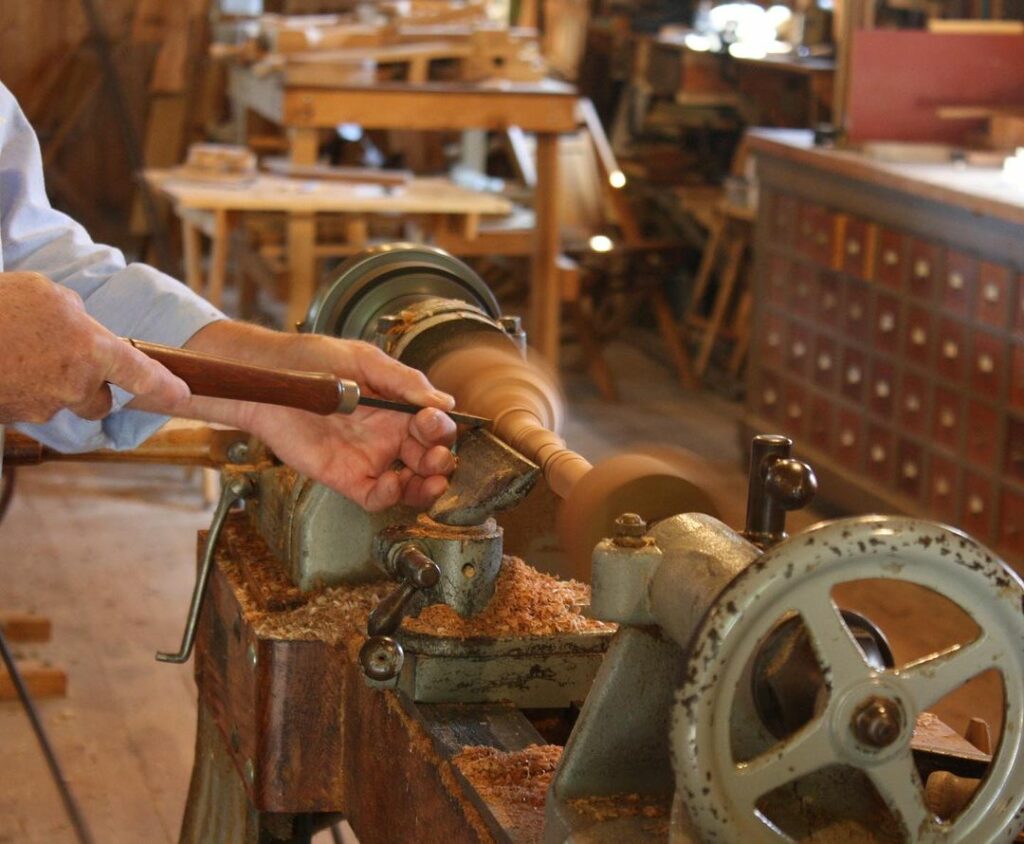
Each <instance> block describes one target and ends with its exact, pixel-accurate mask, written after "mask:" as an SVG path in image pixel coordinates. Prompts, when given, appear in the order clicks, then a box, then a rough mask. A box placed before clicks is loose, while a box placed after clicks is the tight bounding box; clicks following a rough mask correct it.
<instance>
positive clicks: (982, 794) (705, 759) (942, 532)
mask: <svg viewBox="0 0 1024 844" xmlns="http://www.w3.org/2000/svg"><path fill="white" fill-rule="evenodd" d="M869 579H883V580H888V581H894V582H903V583H907V584H915V585H916V586H919V587H924V588H926V589H929V590H931V591H933V592H935V593H937V594H938V595H941V596H944V597H945V598H947V599H948V600H950V601H952V602H953V603H954V604H956V605H957V606H958V607H959V609H960V610H962V611H963V612H965V613H967V614H968V615H969V616H970V618H971V619H972V620H973V621H974V623H975V624H976V625H977V628H978V631H979V632H978V633H977V635H976V636H975V638H974V639H973V640H972V641H969V642H965V643H963V644H958V645H955V646H953V647H951V648H948V649H947V650H944V651H941V652H939V653H936V654H931V655H929V656H927V657H924V658H922V659H919V660H916V661H915V662H911V663H908V664H905V665H902V666H900V665H897V666H895V667H890V666H889V665H886V664H885V662H887V661H888V660H885V659H882V660H879V659H877V658H871V657H870V656H869V655H868V654H867V653H865V648H864V646H863V645H861V644H859V643H858V638H857V637H856V636H855V634H854V631H853V630H851V625H850V622H849V619H848V618H847V617H844V615H843V614H842V613H841V611H840V610H839V609H838V608H837V606H836V605H835V603H834V601H833V598H832V591H833V589H834V588H835V587H836V586H838V585H839V584H842V583H848V582H851V581H858V580H869ZM1022 602H1024V583H1022V581H1021V579H1020V578H1019V577H1018V576H1017V575H1016V573H1014V572H1013V571H1012V570H1011V569H1010V568H1009V567H1008V566H1006V565H1005V564H1004V563H1003V562H1002V561H1001V560H999V559H998V558H997V557H995V555H993V554H992V553H991V552H990V551H988V550H987V549H986V548H984V547H982V546H981V545H979V544H978V543H976V542H975V541H974V540H972V539H970V538H969V537H967V536H966V535H964V534H962V533H960V532H958V531H956V530H954V529H952V528H948V527H946V526H943V525H939V524H935V523H932V522H927V521H922V520H917V519H911V518H905V517H897V516H887V517H882V516H864V517H860V518H852V519H841V520H838V521H834V522H830V523H827V524H824V525H822V526H820V527H817V528H813V529H811V530H809V531H806V532H804V533H801V534H798V535H796V536H794V537H792V538H791V539H788V540H785V541H783V542H781V543H779V544H778V545H776V546H774V547H773V548H772V549H771V550H769V551H768V552H767V553H765V554H764V555H763V556H762V557H761V558H759V559H758V561H757V562H756V564H754V565H751V566H749V567H747V568H746V569H745V570H744V571H743V572H742V573H741V574H739V575H738V576H737V577H736V578H735V579H734V580H733V581H732V582H731V583H730V584H729V585H728V586H727V587H726V588H725V589H724V591H723V592H722V593H721V594H720V595H719V596H718V598H717V599H716V600H715V602H714V604H713V605H712V606H711V608H710V610H709V611H708V613H707V614H706V616H705V618H704V620H703V622H702V623H701V625H700V627H699V628H698V629H697V631H696V633H695V634H694V636H693V638H692V641H691V647H690V648H689V655H688V660H687V664H686V668H685V671H684V676H685V677H686V680H685V682H684V683H683V685H682V687H681V688H680V690H679V692H678V694H677V696H676V704H675V711H674V726H673V731H672V737H671V744H672V750H673V755H674V759H675V771H676V787H677V795H678V796H679V798H680V799H681V800H682V802H683V803H684V804H685V811H686V814H687V815H688V818H689V821H690V823H691V824H692V827H693V829H694V831H695V832H696V834H697V836H698V837H699V838H700V839H701V840H709V841H711V840H714V841H768V840H782V841H792V840H798V839H799V840H802V838H803V835H804V834H805V828H804V826H802V825H810V824H811V823H812V817H811V816H813V815H814V813H815V811H817V812H823V811H824V810H825V809H828V808H829V805H830V803H831V804H832V805H837V804H842V805H845V806H850V805H854V802H855V801H857V800H861V803H862V805H869V804H871V803H872V802H873V803H875V804H878V803H881V804H883V805H884V806H885V807H886V808H887V815H888V818H887V820H886V821H885V822H884V823H883V824H880V827H883V826H886V825H887V826H888V827H890V828H891V829H890V831H891V832H892V833H893V837H894V838H895V839H896V840H904V841H907V840H909V841H922V842H937V841H944V842H946V841H986V842H990V841H1012V840H1013V839H1014V838H1015V836H1016V835H1017V833H1018V832H1019V831H1020V830H1021V827H1022V826H1024V765H1021V763H1020V758H1021V751H1022V749H1024V738H1022V729H1024V623H1022V618H1021V606H1022ZM794 616H797V617H799V619H800V621H801V622H802V624H803V627H804V628H805V629H806V634H807V636H808V638H809V639H810V642H811V646H812V648H813V651H814V654H815V655H816V657H817V661H818V663H819V664H820V677H821V681H822V682H821V686H820V690H819V692H820V693H819V696H818V700H817V701H816V702H815V704H814V705H813V706H811V707H809V708H808V709H807V712H806V715H805V717H804V719H802V720H803V723H791V724H788V725H787V727H786V729H785V730H782V731H779V730H778V729H776V730H769V729H767V725H764V724H762V725H761V726H762V727H765V728H764V729H757V728H756V727H753V726H752V725H751V722H752V721H755V720H757V717H756V714H752V712H753V713H756V711H757V709H756V707H754V706H752V701H751V700H750V697H751V688H752V685H755V684H756V678H755V682H752V677H751V673H752V670H751V666H752V665H754V666H756V665H757V664H758V657H759V655H760V652H761V650H762V649H763V648H764V646H765V643H766V642H770V641H771V639H772V637H773V635H774V633H775V631H777V630H778V629H779V624H780V621H781V622H783V623H785V620H786V619H791V618H792V617H794ZM762 663H763V660H762ZM754 670H755V671H756V670H757V669H756V668H755V669H754ZM990 670H995V671H997V672H999V674H1000V675H1001V679H1002V683H1003V688H1004V705H1005V710H1004V719H1003V730H1002V740H1001V742H1000V745H999V746H998V748H996V750H995V753H994V756H993V757H992V760H991V763H990V764H989V766H988V771H987V774H986V775H985V777H984V779H982V780H981V782H980V785H978V787H977V790H976V791H975V793H974V795H973V798H972V799H971V800H970V803H969V804H968V805H967V806H966V807H965V808H963V809H962V810H961V811H959V813H958V814H956V815H955V816H953V817H948V818H939V817H937V816H936V815H935V814H934V812H933V811H932V809H931V808H930V807H929V804H928V802H927V801H926V797H925V789H924V787H923V785H922V782H921V775H920V774H919V772H918V768H917V766H916V764H915V761H914V757H913V750H912V747H911V739H912V737H913V734H914V729H915V725H916V724H917V721H918V718H919V716H920V715H921V713H922V712H925V711H927V710H929V709H930V708H931V707H933V706H934V705H935V704H936V703H937V702H938V701H940V700H941V699H942V698H944V697H945V696H946V695H948V694H950V693H951V692H953V691H954V690H955V689H957V688H959V687H960V686H962V685H963V684H964V683H966V682H967V681H968V680H970V679H972V678H973V677H975V676H977V675H979V674H981V673H983V672H986V671H990ZM780 732H781V737H780ZM827 772H831V773H827ZM837 772H838V773H837ZM829 776H831V777H833V779H835V777H840V776H841V780H842V782H843V783H845V785H843V786H842V787H837V786H836V785H835V784H834V783H833V784H832V785H830V786H826V788H828V789H832V790H833V792H834V794H833V796H834V798H835V799H834V800H831V801H830V800H829V799H828V798H827V797H822V796H821V795H822V793H823V788H822V784H823V783H824V782H826V781H827V778H828V777H829ZM811 783H813V785H811ZM861 792H863V793H861ZM867 792H871V793H867ZM815 793H816V794H818V795H819V799H818V800H817V802H816V803H815V805H816V806H817V809H815V808H814V807H813V806H809V804H808V803H807V801H808V800H811V802H812V803H813V802H815V801H814V800H813V799H812V798H811V796H810V795H812V794H815ZM801 795H803V796H801ZM818 820H820V818H819V819H818ZM875 831H877V830H875ZM882 837H883V838H884V836H882ZM816 840H817V839H816ZM821 840H824V839H821ZM886 840H888V839H886Z"/></svg>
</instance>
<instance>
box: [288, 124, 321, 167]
mask: <svg viewBox="0 0 1024 844" xmlns="http://www.w3.org/2000/svg"><path fill="white" fill-rule="evenodd" d="M319 155H320V130H319V129H308V128H303V129H296V128H295V127H291V128H289V129H288V157H289V158H290V159H291V162H292V164H316V160H317V158H318V157H319Z"/></svg>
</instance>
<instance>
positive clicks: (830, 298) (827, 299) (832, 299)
mask: <svg viewBox="0 0 1024 844" xmlns="http://www.w3.org/2000/svg"><path fill="white" fill-rule="evenodd" d="M838 302H839V300H838V299H837V298H836V294H835V293H826V294H825V295H824V296H823V297H822V299H821V304H822V305H823V306H824V308H825V310H826V311H831V310H832V309H833V308H834V307H835V306H836V305H837V304H838Z"/></svg>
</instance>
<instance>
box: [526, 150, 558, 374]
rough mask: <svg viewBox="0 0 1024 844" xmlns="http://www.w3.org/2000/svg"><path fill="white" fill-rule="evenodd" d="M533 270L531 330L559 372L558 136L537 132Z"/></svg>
mask: <svg viewBox="0 0 1024 844" xmlns="http://www.w3.org/2000/svg"><path fill="white" fill-rule="evenodd" d="M534 214H535V227H536V230H535V232H534V245H533V259H532V265H531V271H532V275H533V283H532V285H531V290H532V301H531V302H530V331H531V332H532V334H533V343H532V345H534V346H535V347H536V348H537V349H538V350H539V351H540V353H541V354H542V355H543V356H544V358H545V359H546V360H547V361H548V362H549V363H550V364H551V366H552V367H553V368H554V370H555V371H556V372H557V371H558V351H559V348H558V347H559V340H560V335H559V324H560V322H561V320H560V317H561V313H560V311H561V308H560V304H561V289H560V285H559V276H558V270H557V267H556V265H555V262H556V261H557V259H558V254H559V240H560V238H559V231H558V135H557V134H555V133H552V132H538V133H537V190H536V191H535V192H534Z"/></svg>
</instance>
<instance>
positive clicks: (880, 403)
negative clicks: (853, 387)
mask: <svg viewBox="0 0 1024 844" xmlns="http://www.w3.org/2000/svg"><path fill="white" fill-rule="evenodd" d="M895 406H896V367H895V366H894V365H893V364H892V363H890V362H889V361H886V360H879V359H877V358H876V359H875V360H874V361H873V363H872V364H871V375H870V377H869V378H868V407H870V408H871V412H872V413H874V414H875V415H876V416H880V417H882V418H883V419H892V412H893V408H894V407H895Z"/></svg>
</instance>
